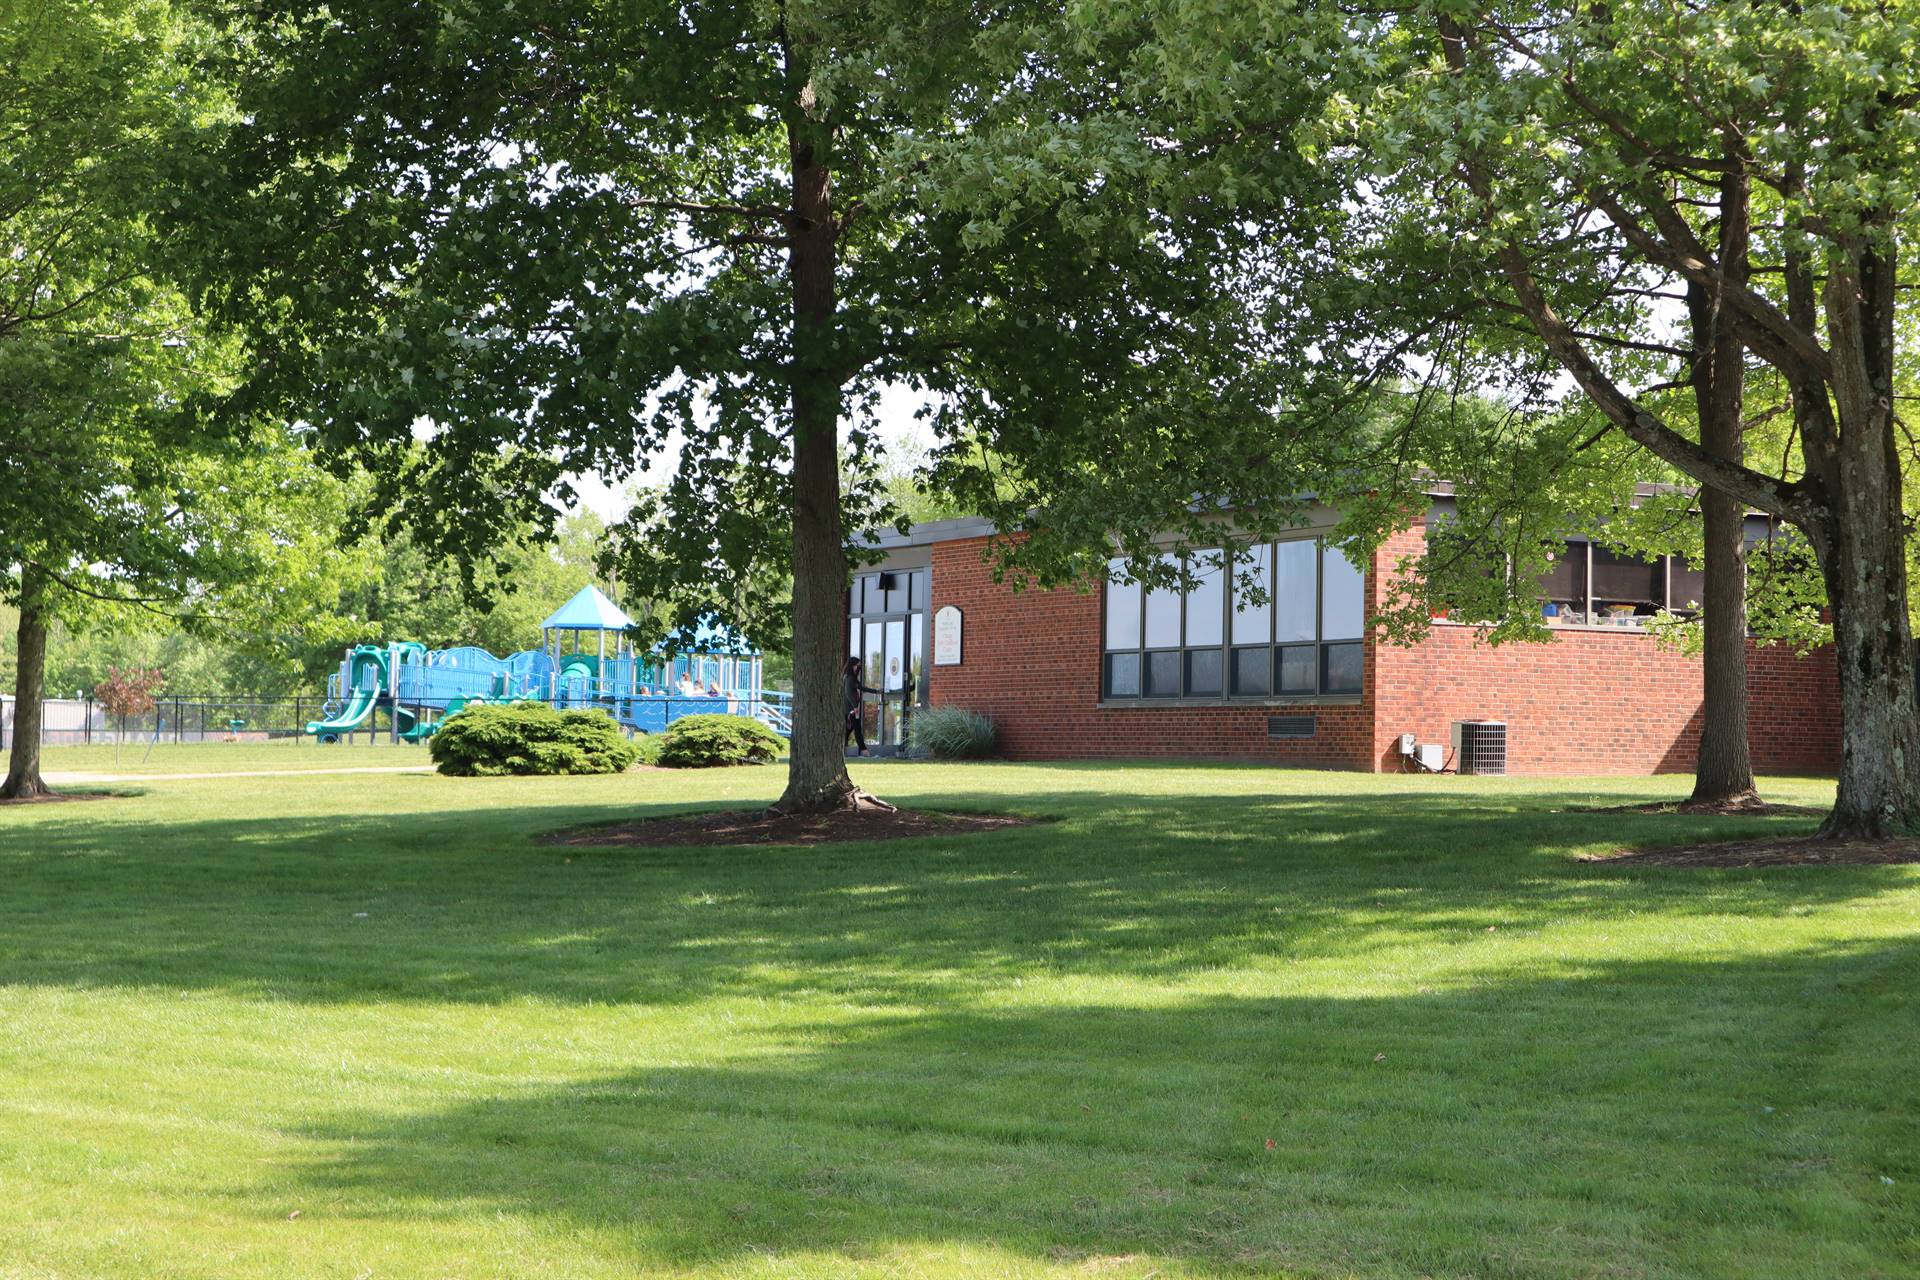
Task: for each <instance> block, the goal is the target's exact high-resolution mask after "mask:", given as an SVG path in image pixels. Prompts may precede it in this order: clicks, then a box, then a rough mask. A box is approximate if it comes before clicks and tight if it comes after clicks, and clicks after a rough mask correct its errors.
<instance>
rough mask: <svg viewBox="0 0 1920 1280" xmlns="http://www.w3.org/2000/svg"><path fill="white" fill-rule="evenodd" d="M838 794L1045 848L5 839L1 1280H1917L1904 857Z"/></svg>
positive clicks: (525, 809) (413, 792) (620, 806)
mask: <svg viewBox="0 0 1920 1280" xmlns="http://www.w3.org/2000/svg"><path fill="white" fill-rule="evenodd" d="M157 754H158V753H156V757H157ZM288 754H289V755H291V754H293V753H292V752H288ZM308 754H309V753H303V754H302V760H301V763H303V764H304V763H305V760H306V758H307V756H308ZM310 754H311V755H315V756H317V755H322V754H328V753H323V752H318V751H315V752H311V753H310ZM332 754H337V755H340V756H347V755H351V756H352V757H353V760H359V759H361V758H362V755H363V753H361V752H359V751H354V752H345V751H342V752H337V753H332ZM241 758H242V756H241V755H240V754H239V753H236V755H235V757H234V759H235V760H236V762H237V761H239V760H240V759H241ZM331 758H332V757H331V755H329V759H331ZM351 762H352V761H345V762H344V763H351ZM383 763H384V762H383ZM49 764H50V767H74V766H71V765H69V764H67V763H66V762H65V761H64V760H62V761H58V762H56V761H53V760H50V761H49ZM245 767H252V766H250V765H249V766H245ZM860 776H861V778H862V780H863V781H864V782H865V783H866V784H867V785H869V786H871V787H873V788H874V789H875V790H878V791H880V792H883V793H884V794H886V795H888V796H890V797H892V798H893V799H895V800H898V801H901V802H903V803H907V804H913V805H921V806H949V807H953V808H999V809H1007V810H1013V811H1017V812H1022V813H1032V814H1036V815H1049V816H1053V817H1057V818H1058V821H1057V822H1053V823H1049V824H1046V825H1041V826H1035V827H1030V828H1026V829H1022V830H1017V831H1009V832H1002V833H996V834H991V835H981V836H968V837H964V838H953V839H923V840H912V841H903V842H898V843H892V844H872V845H844V846H839V847H834V848H822V849H812V850H798V849H752V850H738V849H690V850H668V851H648V850H599V851H596V850H590V849H580V848H560V847H547V846H539V845H535V844H533V843H531V842H530V841H529V840H528V837H529V836H530V835H532V834H535V833H538V832H542V831H546V830H550V829H552V828H555V827H558V826H563V825H570V824H574V823H580V822H586V821H595V820H607V819H613V818H617V817H619V816H621V815H622V814H627V813H659V812H665V811H668V810H670V809H672V808H675V807H687V806H703V805H715V804H733V803H742V802H750V801H759V800H764V799H766V798H769V797H771V796H772V795H774V794H776V792H777V791H778V788H779V785H780V782H781V773H780V771H779V770H777V769H755V770H731V771H724V772H710V773H699V772H694V773H674V772H643V773H637V774H633V775H630V776H626V777H621V778H607V779H554V780H539V781H527V780H492V781H478V780H473V781H469V780H453V779H443V778H439V777H434V776H412V775H393V774H388V775H342V776H323V777H301V778H278V779H276V778H244V779H225V780H216V781H179V780H174V781H167V780H155V781H151V782H145V783H139V784H134V785H135V786H138V787H143V788H144V794H140V795H138V796H136V797H134V798H131V799H121V800H109V801H98V802H90V803H78V804H68V805H48V806H38V807H23V808H14V809H0V1276H4V1277H7V1278H8V1280H13V1278H15V1277H21V1278H24V1277H44V1276H114V1277H138V1278H140V1280H153V1278H159V1277H222V1278H223V1280H224V1278H228V1277H309V1276H311V1277H343V1278H345V1277H360V1276H376V1277H396V1278H412V1277H433V1278H441V1277H515V1278H520V1277H566V1278H567V1280H573V1278H576V1277H614V1276H620V1277H630V1276H636V1275H640V1276H659V1275H690V1276H702V1277H720V1276H726V1277H741V1276H755V1277H760V1276H765V1277H772V1276H780V1277H786V1276H820V1277H827V1276H832V1277H841V1276H876V1277H877V1276H888V1277H894V1276H901V1277H960V1276H966V1277H973V1276H1041V1275H1045V1276H1102V1277H1112V1276H1121V1277H1146V1276H1161V1277H1181V1276H1217V1275H1288V1276H1317V1277H1333V1276H1367V1277H1378V1276H1393V1277H1401V1276H1404V1277H1416V1276H1474V1277H1500V1276H1528V1277H1534V1276H1553V1277H1562V1276H1564V1277H1596V1276H1606V1277H1669V1276H1670V1277H1727V1278H1729V1280H1733V1278H1735V1277H1738V1278H1739V1280H1752V1278H1754V1277H1809V1276H1835V1277H1852V1278H1857V1277H1896V1276H1897V1277H1910V1276H1913V1275H1915V1274H1920V1072H1917V1071H1916V1062H1920V868H1914V867H1877V868H1785V869H1779V870H1771V871H1765V872H1738V871H1685V870H1661V869H1652V868H1642V869H1636V870H1625V869H1619V868H1605V867H1597V866H1593V865H1590V864H1581V863H1578V862H1576V861H1574V860H1572V858H1571V857H1570V854H1572V853H1574V852H1577V851H1579V850H1581V849H1600V848H1607V847H1611V846H1613V845H1616V844H1619V843H1622V842H1629V843H1642V842H1666V841H1681V840H1685V839H1688V838H1694V837H1698V836H1699V835H1701V834H1702V833H1704V832H1709V831H1712V832H1718V833H1723V834H1726V835H1729V836H1731V835H1747V834H1759V833H1765V832H1778V831H1792V830H1800V829H1805V828H1808V827H1811V826H1812V825H1813V820H1812V819H1807V818H1797V819H1796V818H1768V819H1751V818H1748V819H1736V820H1718V821H1716V820H1709V819H1698V818H1688V817H1681V816H1675V815H1658V816H1644V817H1622V816H1616V815H1597V814H1591V813H1581V812H1577V811H1575V810H1576V807H1577V806H1581V805H1586V804H1593V803H1609V804H1617V803H1622V802H1624V801H1626V800H1628V799H1631V798H1634V797H1659V796H1668V797H1671V796H1677V795H1678V794H1680V793H1681V792H1683V791H1684V787H1685V784H1684V781H1683V780H1682V779H1677V778H1668V779H1657V780H1647V781H1599V782H1568V781H1565V780H1557V781H1550V782H1515V781H1503V780H1484V779H1483V780H1474V779H1458V778H1444V779H1433V778H1401V777H1383V778H1374V777H1364V776H1351V775H1341V774H1324V773H1306V772H1281V771H1274V770H1263V769H1253V768H1229V767H1219V768H1207V767H1192V768H1181V767H1123V766H1112V765H1100V766H1081V767H1075V766H1055V767H1038V766H1035V767H1025V766H959V767H950V766H927V765H875V766H872V767H869V768H867V769H865V770H864V771H863V772H862V773H861V774H860ZM1830 790H1831V787H1830V784H1827V785H1823V784H1819V783H1776V784H1773V785H1771V786H1770V787H1769V791H1770V792H1771V793H1772V795H1773V798H1775V799H1789V800H1799V801H1804V802H1809V803H1820V802H1821V801H1822V800H1823V799H1824V798H1825V797H1826V795H1827V794H1828V793H1829V792H1830Z"/></svg>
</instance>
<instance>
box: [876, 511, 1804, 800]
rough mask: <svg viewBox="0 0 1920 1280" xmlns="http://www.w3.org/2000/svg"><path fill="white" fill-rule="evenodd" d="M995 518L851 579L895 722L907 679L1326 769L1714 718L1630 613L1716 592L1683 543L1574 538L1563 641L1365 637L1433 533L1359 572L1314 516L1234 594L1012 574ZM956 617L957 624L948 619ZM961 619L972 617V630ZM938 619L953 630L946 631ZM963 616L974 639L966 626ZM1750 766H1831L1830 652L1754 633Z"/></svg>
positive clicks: (881, 728) (1599, 749)
mask: <svg viewBox="0 0 1920 1280" xmlns="http://www.w3.org/2000/svg"><path fill="white" fill-rule="evenodd" d="M991 533H992V529H991V528H990V527H988V526H987V525H986V524H985V523H984V522H982V521H977V520H949V521H938V522H933V523H930V524H926V525H922V526H919V527H917V528H916V529H914V530H913V532H912V533H911V534H910V535H908V536H906V537H901V536H898V535H888V536H886V537H883V538H881V539H879V543H880V547H881V549H882V550H883V552H884V559H883V560H882V561H881V562H880V563H879V564H878V565H876V566H874V567H872V568H871V569H868V570H865V571H863V572H862V573H861V574H860V575H858V576H857V577H856V579H855V581H854V584H853V589H852V591H851V593H850V596H849V614H850V624H849V652H851V653H855V654H862V655H863V656H865V657H866V658H867V672H868V675H867V679H868V682H869V683H870V684H874V685H878V686H881V687H883V689H884V690H886V691H887V692H886V693H885V694H884V695H883V697H882V699H881V700H880V703H881V705H876V706H875V707H872V708H870V709H869V712H870V720H869V724H870V726H871V728H872V729H873V730H874V736H875V737H876V738H877V739H878V740H880V741H881V742H883V743H897V742H898V740H899V723H898V720H899V715H898V711H897V703H898V698H899V694H898V691H899V690H901V689H902V688H903V686H904V684H905V682H906V680H907V679H908V678H909V677H911V678H912V679H913V680H914V681H915V687H916V693H917V696H916V697H915V699H914V700H915V701H916V702H918V703H920V704H922V705H936V706H938V705H946V704H953V705H958V706H962V707H967V708H971V709H973V710H977V711H982V712H985V713H987V714H989V715H991V716H992V717H993V718H994V720H995V721H996V723H997V724H998V726H999V731H1000V742H1001V747H1002V749H1003V751H1004V752H1005V754H1006V755H1008V756H1009V757H1012V758H1015V759H1080V758H1096V757H1133V758H1139V757H1169V758H1187V759H1230V760H1260V761H1268V762H1272V763H1275V764H1293V765H1303V766H1309V767H1315V768H1334V769H1356V770H1389V771H1398V770H1400V769H1403V768H1407V767H1409V764H1408V762H1407V761H1406V760H1405V758H1404V756H1403V755H1402V752H1401V746H1400V744H1401V739H1402V735H1404V734H1411V735H1413V737H1414V738H1415V739H1416V740H1417V741H1418V742H1420V743H1437V744H1441V746H1442V748H1443V750H1445V749H1448V748H1450V746H1451V742H1452V726H1453V724H1454V723H1455V722H1456V721H1473V720H1491V721H1499V722H1502V723H1504V725H1505V736H1506V768H1507V771H1508V772H1512V773H1522V774H1644V773H1661V772H1686V771H1689V770H1691V769H1692V767H1693V761H1694V754H1695V750H1696V746H1697V743H1698V739H1699V733H1700V721H1701V715H1702V705H1701V704H1702V694H1701V669H1700V660H1699V658H1697V657H1692V656H1688V655H1685V654H1681V653H1678V652H1675V651H1673V650H1672V649H1671V648H1667V647H1663V646H1661V645H1660V644H1659V643H1657V642H1656V640H1655V639H1654V637H1653V636H1651V635H1650V634H1648V633H1647V632H1645V631H1644V630H1642V629H1641V628H1640V627H1639V626H1638V625H1637V624H1636V623H1635V622H1634V620H1633V618H1634V614H1635V611H1637V612H1638V613H1640V614H1641V615H1644V614H1645V613H1646V612H1649V611H1650V610H1651V609H1652V608H1657V607H1660V606H1664V605H1666V604H1667V603H1669V602H1670V601H1671V602H1673V603H1675V604H1676V605H1677V604H1679V603H1680V602H1682V601H1684V600H1686V599H1687V598H1688V597H1687V596H1686V595H1685V594H1684V593H1685V592H1687V591H1688V590H1689V589H1692V590H1695V591H1697V589H1698V584H1697V575H1692V574H1691V573H1690V571H1689V570H1688V569H1687V568H1686V566H1685V565H1684V562H1681V561H1679V560H1677V559H1676V560H1672V561H1670V562H1669V561H1664V560H1662V561H1638V560H1633V559H1631V558H1629V557H1623V556H1618V555H1614V554H1612V553H1610V552H1607V551H1606V550H1604V549H1602V548H1599V547H1597V546H1590V545H1589V544H1587V543H1585V542H1584V541H1583V540H1578V539H1575V540H1570V541H1569V544H1568V552H1567V555H1566V556H1565V557H1563V558H1562V561H1561V564H1560V567H1558V568H1557V569H1556V572H1555V574H1554V575H1553V577H1552V578H1551V579H1550V580H1549V582H1548V583H1547V584H1545V585H1546V588H1547V591H1548V593H1549V597H1550V598H1555V599H1557V600H1558V605H1557V615H1558V616H1557V617H1556V618H1555V619H1554V622H1555V625H1554V628H1553V638H1552V640H1551V641H1548V642H1543V643H1531V644H1529V643H1517V644H1505V645H1501V646H1498V647H1495V646H1490V645H1487V644H1485V643H1483V642H1482V641H1481V635H1480V629H1479V628H1476V627H1473V626H1470V625H1463V624H1459V623H1453V622H1448V621H1445V620H1439V619H1436V620H1435V621H1434V622H1433V624H1432V628H1431V631H1430V632H1429V633H1428V635H1427V636H1426V638H1425V639H1424V640H1422V641H1421V642H1419V643H1417V644H1414V645H1411V646H1407V645H1393V644H1388V643H1386V642H1384V641H1381V640H1379V639H1377V638H1375V637H1371V636H1368V635H1366V634H1365V627H1364V624H1363V621H1362V620H1363V618H1364V616H1365V615H1366V614H1368V613H1370V612H1371V611H1372V610H1373V609H1374V608H1376V607H1377V606H1378V605H1380V604H1381V603H1382V602H1383V600H1384V599H1385V596H1384V594H1383V593H1384V592H1385V591H1386V590H1387V589H1388V586H1389V584H1390V580H1391V577H1392V575H1393V573H1394V572H1395V566H1396V565H1397V564H1398V563H1399V562H1400V560H1401V559H1402V558H1404V557H1406V556H1408V555H1411V554H1417V553H1418V552H1419V550H1420V549H1421V547H1422V545H1423V539H1424V536H1425V531H1424V528H1422V527H1415V528H1414V529H1412V530H1409V531H1408V532H1406V533H1404V534H1402V535H1400V537H1398V538H1397V539H1395V540H1394V541H1393V542H1391V543H1390V544H1389V545H1387V546H1386V547H1383V548H1382V549H1381V550H1380V551H1379V553H1378V554H1376V555H1375V557H1374V558H1373V562H1372V563H1371V564H1370V565H1368V566H1367V567H1366V569H1365V571H1364V572H1361V571H1356V570H1355V569H1354V568H1353V566H1352V565H1351V564H1349V563H1348V562H1347V561H1346V560H1345V558H1344V557H1343V556H1341V555H1340V554H1339V553H1338V552H1337V551H1334V550H1332V549H1331V548H1328V547H1324V546H1323V545H1321V544H1320V542H1319V541H1318V539H1317V538H1316V536H1315V534H1314V530H1313V529H1311V528H1309V529H1304V530H1302V532H1301V535H1300V536H1299V537H1298V538H1297V539H1289V540H1287V541H1285V542H1280V543H1274V544H1269V545H1268V546H1266V547H1264V548H1260V549H1259V550H1258V551H1257V552H1256V560H1255V565H1254V567H1253V570H1252V571H1253V572H1255V573H1259V574H1262V575H1265V577H1264V579H1263V580H1264V581H1265V582H1266V583H1267V584H1268V596H1269V600H1268V602H1267V603H1266V604H1265V605H1264V606H1256V605H1252V604H1249V603H1247V602H1246V601H1242V600H1238V599H1235V598H1234V593H1233V592H1232V590H1231V589H1230V588H1229V586H1228V585H1227V583H1226V582H1225V581H1224V580H1225V579H1226V578H1227V577H1228V575H1225V574H1222V573H1220V572H1218V571H1217V570H1216V571H1214V572H1213V573H1212V574H1211V575H1208V576H1207V577H1204V578H1203V579H1202V580H1201V581H1200V582H1199V584H1198V585H1197V586H1196V589H1195V590H1193V591H1190V592H1186V593H1177V592H1143V591H1142V590H1141V589H1140V587H1139V585H1138V584H1129V583H1124V582H1122V583H1115V584H1107V585H1104V586H1103V585H1101V584H1093V585H1092V586H1090V587H1089V588H1088V589H1086V590H1073V589H1058V590H1052V591H1036V590H1027V591H1022V592H1015V591H1013V590H1012V589H1011V588H1008V587H1005V586H1002V585H999V584H996V583H995V582H994V581H993V577H992V573H991V569H990V566H989V564H988V562H987V560H986V553H987V550H988V539H989V537H990V535H991ZM946 610H957V611H958V617H957V620H956V619H955V617H954V615H953V614H951V613H948V614H947V615H946V617H945V619H944V620H943V625H938V626H937V625H936V619H937V618H938V617H939V615H941V614H942V612H943V611H946ZM956 621H957V625H956ZM936 631H939V632H941V637H940V638H942V639H944V640H945V641H946V644H945V645H944V651H941V652H936V649H937V648H942V646H938V645H937V644H936V634H935V633H936ZM956 634H957V640H958V644H957V648H956V646H955V645H954V644H953V641H954V640H955V639H956ZM1748 672H1749V696H1750V704H1749V722H1750V731H1751V735H1752V747H1753V761H1754V767H1755V768H1756V769H1757V770H1759V771H1761V772H1769V773H1824V772H1831V771H1832V770H1833V769H1834V768H1835V766H1836V764H1837V762H1838V759H1839V751H1840V734H1839V710H1838V693H1837V681H1836V677H1835V672H1834V667H1833V656H1832V654H1831V652H1830V651H1822V652H1818V653H1814V654H1810V655H1808V656H1806V657H1800V656H1798V655H1796V654H1795V653H1794V652H1793V650H1791V649H1790V648H1787V647H1784V646H1770V647H1761V646H1757V645H1752V644H1750V645H1749V648H1748Z"/></svg>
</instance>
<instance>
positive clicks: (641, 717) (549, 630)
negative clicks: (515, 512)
mask: <svg viewBox="0 0 1920 1280" xmlns="http://www.w3.org/2000/svg"><path fill="white" fill-rule="evenodd" d="M632 625H633V619H631V618H629V617H628V616H627V615H626V614H625V613H624V612H623V611H622V610H621V609H620V607H619V606H618V605H616V604H614V602H613V601H611V600H609V599H607V597H606V596H605V595H603V594H602V593H601V592H600V590H599V589H598V588H597V587H592V586H586V587H582V588H581V589H580V591H579V592H578V593H577V594H576V595H575V596H574V597H573V598H572V599H571V600H569V601H567V602H566V603H565V604H563V605H561V606H560V608H559V609H557V610H555V611H554V613H553V615H552V616H551V617H549V618H548V619H547V620H546V621H545V622H543V623H541V624H540V633H541V637H542V644H541V647H540V648H538V649H529V650H527V651H525V652H523V653H516V654H511V655H509V656H508V657H505V658H498V657H495V656H494V655H493V654H491V653H488V652H487V651H486V650H485V649H475V648H471V647H462V648H456V649H429V648H427V647H426V646H425V645H421V644H416V643H413V642H411V641H405V642H399V643H393V644H384V645H378V644H362V645H356V646H354V647H353V648H352V649H349V650H348V651H347V655H346V658H345V660H344V661H342V662H341V664H340V670H339V671H338V672H337V673H336V674H334V675H333V676H330V677H328V680H327V707H326V712H325V714H323V715H322V717H321V718H320V719H318V720H315V721H313V722H312V723H310V724H308V725H307V732H308V733H310V734H312V735H313V736H314V737H316V738H317V739H319V740H320V741H321V742H338V741H340V740H341V738H343V737H345V736H347V735H349V734H352V733H355V732H357V731H360V730H363V729H364V730H367V731H369V732H371V731H372V730H373V721H374V713H375V712H376V711H382V710H384V711H386V712H387V722H388V732H389V733H390V735H391V736H392V737H393V738H394V739H395V740H399V741H406V742H419V741H422V740H424V739H426V738H428V737H430V736H432V734H433V731H434V729H435V728H436V727H438V725H439V724H440V722H441V721H443V720H445V719H446V718H447V717H448V716H450V715H452V714H453V713H454V712H456V711H458V710H460V709H461V708H462V707H465V706H467V705H468V704H469V703H474V702H523V701H534V702H545V703H547V704H549V705H550V706H553V707H557V708H560V709H562V710H565V709H569V708H577V707H599V708H601V709H603V710H605V711H607V712H608V713H609V714H611V715H612V716H613V718H614V719H615V720H617V721H619V722H620V723H621V724H622V725H624V726H626V727H627V728H628V729H631V730H634V731H635V732H639V733H659V732H661V731H662V730H664V729H665V728H666V727H667V726H668V725H670V724H672V723H673V722H674V721H676V720H679V719H681V718H682V717H684V716H692V715H713V714H716V713H717V714H721V715H737V716H749V717H752V718H753V719H755V720H759V721H761V722H762V723H764V724H766V725H767V726H768V727H769V728H771V729H773V731H774V732H776V733H778V734H780V735H781V736H783V737H790V736H792V732H793V721H792V711H793V706H792V701H791V699H790V697H789V696H788V695H787V694H784V693H776V692H772V691H769V690H767V689H766V688H764V687H763V686H762V684H761V667H760V654H759V652H758V651H757V650H755V649H754V648H752V647H751V646H750V645H748V644H747V643H746V642H745V641H744V640H743V639H742V638H741V637H740V636H738V635H736V634H735V633H734V632H732V631H730V630H729V629H727V628H726V627H723V626H720V625H718V624H716V623H714V622H712V621H710V620H702V621H701V622H700V623H698V624H697V625H696V626H694V627H693V628H692V629H691V631H689V630H688V629H685V628H683V629H682V630H681V631H680V632H678V633H676V635H675V636H674V637H673V642H672V643H671V644H661V645H656V646H655V647H654V648H653V650H651V651H650V652H648V653H647V654H644V655H642V654H640V653H638V652H637V651H636V650H635V649H634V647H633V644H632V642H631V641H629V640H628V639H627V629H628V628H629V627H631V626H632ZM589 637H591V643H589ZM609 637H611V643H609ZM669 648H673V649H676V650H678V652H676V653H675V654H674V655H673V656H672V657H667V656H666V653H667V650H668V649H669Z"/></svg>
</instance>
